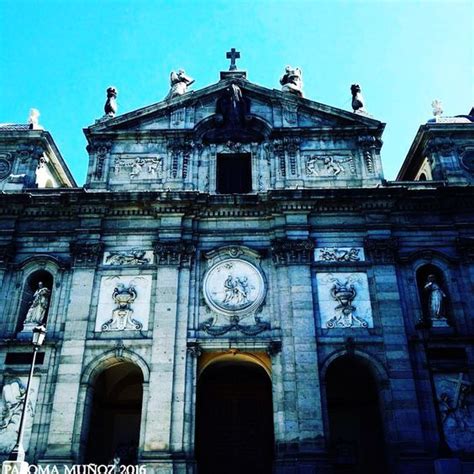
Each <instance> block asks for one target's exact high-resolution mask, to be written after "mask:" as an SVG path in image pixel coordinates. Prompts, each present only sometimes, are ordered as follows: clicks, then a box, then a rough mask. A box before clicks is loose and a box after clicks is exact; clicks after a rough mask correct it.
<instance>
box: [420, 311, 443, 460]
mask: <svg viewBox="0 0 474 474" xmlns="http://www.w3.org/2000/svg"><path fill="white" fill-rule="evenodd" d="M415 328H416V329H417V330H418V331H420V333H421V343H422V345H423V350H424V352H425V358H426V368H427V370H428V378H429V381H430V388H431V393H432V394H433V403H434V409H435V418H436V427H437V428H438V436H439V444H438V455H439V456H440V457H450V456H452V451H451V449H450V447H449V445H448V443H447V442H446V436H445V434H444V427H443V420H442V418H441V413H440V411H439V402H438V397H437V395H436V384H435V381H434V375H433V369H432V367H431V363H430V358H429V354H428V340H427V339H428V336H429V331H430V328H431V320H421V321H420V322H419V323H418V324H416V326H415Z"/></svg>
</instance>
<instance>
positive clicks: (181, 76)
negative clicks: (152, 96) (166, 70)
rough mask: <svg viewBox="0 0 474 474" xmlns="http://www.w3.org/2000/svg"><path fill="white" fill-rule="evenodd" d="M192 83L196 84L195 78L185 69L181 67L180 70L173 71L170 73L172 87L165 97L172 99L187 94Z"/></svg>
mask: <svg viewBox="0 0 474 474" xmlns="http://www.w3.org/2000/svg"><path fill="white" fill-rule="evenodd" d="M191 84H194V79H193V78H192V77H189V76H187V75H186V72H185V71H184V69H179V70H178V72H174V71H172V72H171V74H170V86H171V89H170V91H169V93H168V95H167V96H166V97H165V99H172V98H173V97H177V96H180V95H183V94H185V93H186V92H187V91H188V87H189V86H190V85H191Z"/></svg>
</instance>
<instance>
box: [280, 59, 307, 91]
mask: <svg viewBox="0 0 474 474" xmlns="http://www.w3.org/2000/svg"><path fill="white" fill-rule="evenodd" d="M280 84H281V90H282V91H283V92H290V93H292V94H296V95H298V96H300V97H303V73H302V71H301V69H300V68H299V67H296V68H293V67H292V66H286V68H285V74H283V76H282V77H281V79H280Z"/></svg>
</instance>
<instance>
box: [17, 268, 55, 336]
mask: <svg viewBox="0 0 474 474" xmlns="http://www.w3.org/2000/svg"><path fill="white" fill-rule="evenodd" d="M53 289H54V276H53V273H52V271H51V270H49V269H46V268H44V267H43V268H41V267H40V268H38V267H33V268H30V269H29V271H28V272H26V274H25V277H24V281H23V287H22V290H21V296H20V301H19V304H18V307H19V312H18V318H17V327H16V331H17V332H20V331H22V330H29V328H31V327H33V326H36V325H38V324H46V323H47V320H48V313H49V309H50V307H51V297H52V293H53Z"/></svg>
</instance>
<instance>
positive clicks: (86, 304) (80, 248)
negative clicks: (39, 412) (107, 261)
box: [42, 242, 103, 463]
mask: <svg viewBox="0 0 474 474" xmlns="http://www.w3.org/2000/svg"><path fill="white" fill-rule="evenodd" d="M70 249H71V254H72V257H73V260H74V264H73V275H72V282H71V287H70V298H69V305H68V306H67V307H66V308H65V311H66V312H67V318H66V322H65V327H64V339H63V343H62V347H61V353H60V356H59V367H58V371H57V381H56V389H55V392H54V399H53V406H52V414H51V424H50V427H49V436H48V445H47V450H46V455H45V459H44V460H42V462H57V461H58V460H61V462H65V463H67V462H71V461H74V459H75V458H76V456H77V452H75V449H76V448H77V447H75V446H74V445H73V440H74V429H75V427H76V426H82V420H76V413H77V408H78V396H79V386H80V382H81V374H82V363H83V357H84V350H85V343H86V335H87V324H88V320H89V317H90V309H89V308H90V306H91V297H92V289H93V284H94V276H95V267H96V265H97V263H98V261H99V260H100V257H101V255H102V250H103V244H101V243H88V242H87V243H86V242H84V243H80V242H74V243H71V246H70Z"/></svg>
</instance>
